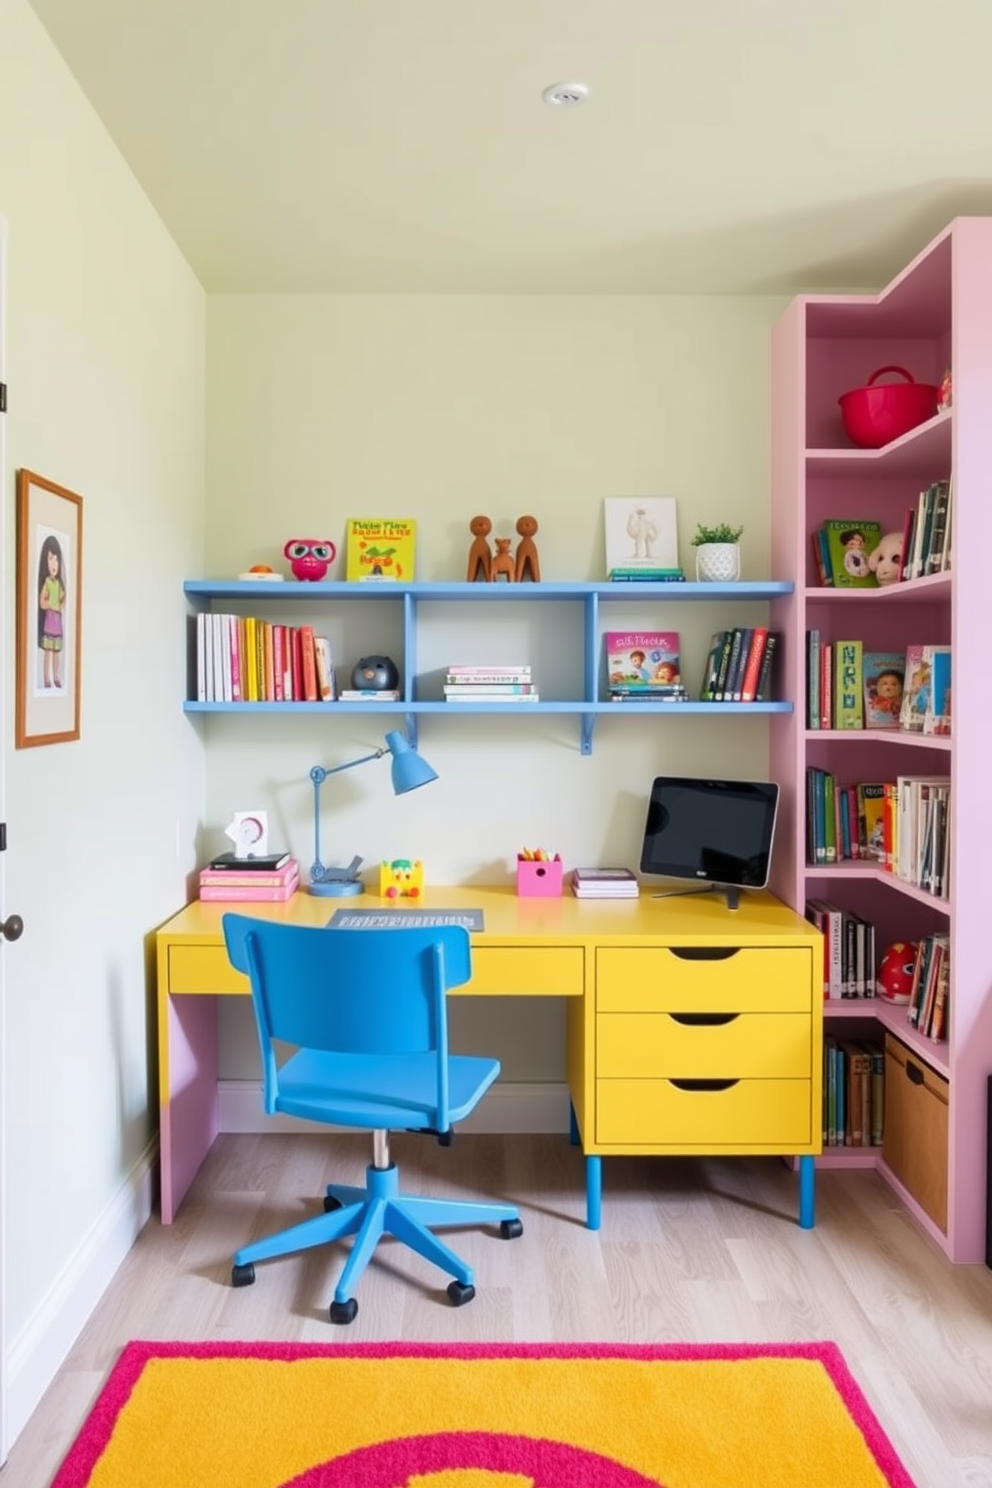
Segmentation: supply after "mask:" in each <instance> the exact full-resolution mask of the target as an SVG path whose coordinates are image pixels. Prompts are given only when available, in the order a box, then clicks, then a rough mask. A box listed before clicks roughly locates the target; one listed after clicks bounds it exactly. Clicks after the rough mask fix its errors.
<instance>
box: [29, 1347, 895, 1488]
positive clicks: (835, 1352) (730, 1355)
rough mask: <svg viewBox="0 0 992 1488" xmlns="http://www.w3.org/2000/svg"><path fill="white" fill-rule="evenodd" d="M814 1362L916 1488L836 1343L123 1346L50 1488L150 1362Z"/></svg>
mask: <svg viewBox="0 0 992 1488" xmlns="http://www.w3.org/2000/svg"><path fill="white" fill-rule="evenodd" d="M331 1357H333V1358H352V1359H394V1358H435V1359H494V1358H495V1359H549V1358H551V1359H576V1358H579V1359H641V1360H646V1361H655V1360H656V1361H661V1362H667V1363H678V1362H680V1361H692V1362H695V1361H699V1360H703V1361H706V1360H710V1359H731V1360H735V1359H813V1360H817V1361H818V1362H819V1363H820V1364H822V1365H823V1368H824V1369H825V1370H826V1372H827V1374H828V1375H829V1376H830V1379H831V1380H832V1382H833V1384H834V1387H835V1389H836V1390H837V1393H838V1395H839V1396H840V1398H841V1399H842V1400H843V1402H844V1404H845V1406H846V1407H847V1410H848V1412H849V1414H850V1416H851V1419H852V1420H853V1421H854V1423H855V1425H856V1426H857V1428H858V1430H859V1431H860V1432H861V1434H862V1436H863V1437H864V1439H865V1442H866V1444H867V1446H868V1448H869V1450H870V1452H871V1454H872V1456H873V1457H874V1459H875V1461H876V1463H877V1464H878V1468H879V1471H880V1472H881V1474H882V1476H883V1477H884V1479H885V1482H886V1484H887V1488H916V1485H915V1484H914V1482H913V1480H912V1478H911V1477H910V1476H909V1474H908V1473H907V1471H906V1469H905V1467H903V1465H902V1463H901V1462H900V1460H899V1457H898V1456H897V1454H896V1451H895V1448H894V1447H893V1445H892V1443H891V1442H890V1441H889V1438H888V1437H887V1436H886V1434H885V1432H884V1431H883V1430H882V1427H881V1425H880V1423H879V1421H878V1418H877V1416H876V1415H875V1413H874V1411H873V1410H872V1408H871V1406H870V1405H869V1404H868V1401H867V1400H866V1398H865V1396H864V1394H863V1393H862V1390H861V1387H860V1385H859V1384H858V1383H857V1381H856V1380H855V1378H854V1376H853V1375H852V1373H851V1371H850V1369H849V1368H848V1367H847V1364H846V1363H845V1361H844V1356H843V1354H842V1353H841V1351H840V1348H839V1347H838V1345H837V1344H836V1343H659V1344H650V1343H649V1344H634V1343H632V1344H622V1343H619V1344H602V1343H548V1344H545V1343H450V1344H444V1343H437V1344H435V1343H351V1344H348V1343H346V1344H339V1345H335V1344H325V1343H173V1342H162V1343H155V1342H149V1341H144V1340H136V1341H134V1342H132V1343H128V1344H125V1346H124V1348H123V1349H122V1350H121V1353H120V1357H119V1358H118V1360H117V1363H116V1364H115V1365H114V1367H113V1369H112V1370H111V1372H110V1376H109V1378H108V1380H107V1382H106V1384H105V1385H104V1387H103V1389H102V1390H101V1391H100V1394H99V1395H98V1396H97V1399H96V1401H95V1403H94V1405H93V1408H92V1409H91V1411H90V1413H89V1415H88V1416H87V1418H86V1420H85V1422H84V1423H83V1426H82V1428H81V1430H80V1432H79V1435H78V1436H77V1437H76V1440H75V1441H74V1442H73V1444H72V1446H71V1447H70V1449H69V1452H68V1454H67V1455H66V1457H65V1459H64V1461H63V1463H62V1466H61V1467H60V1468H59V1470H58V1472H57V1473H56V1474H55V1477H54V1478H53V1479H52V1482H51V1488H87V1484H88V1483H89V1482H90V1479H91V1477H92V1475H93V1469H94V1468H95V1466H96V1464H97V1462H98V1461H99V1459H100V1456H101V1454H102V1452H103V1450H104V1448H105V1447H106V1445H107V1442H108V1441H109V1440H110V1434H111V1432H112V1431H113V1429H114V1423H115V1421H116V1420H117V1417H118V1415H119V1414H120V1412H121V1411H122V1410H123V1408H124V1406H125V1405H126V1404H127V1401H128V1398H129V1396H130V1394H131V1391H132V1390H133V1389H134V1386H135V1384H136V1383H137V1381H138V1379H139V1377H140V1375H141V1371H142V1370H143V1369H144V1367H145V1365H146V1363H148V1361H149V1360H151V1359H190V1358H191V1359H276V1360H280V1361H292V1360H294V1359H313V1358H331Z"/></svg>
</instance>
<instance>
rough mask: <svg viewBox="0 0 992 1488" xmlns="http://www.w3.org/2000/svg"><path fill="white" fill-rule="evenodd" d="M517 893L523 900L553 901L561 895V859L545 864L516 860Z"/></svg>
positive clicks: (550, 859)
mask: <svg viewBox="0 0 992 1488" xmlns="http://www.w3.org/2000/svg"><path fill="white" fill-rule="evenodd" d="M517 893H518V894H519V895H521V897H522V898H524V899H555V898H557V897H558V896H559V895H560V894H561V858H559V857H558V856H557V855H556V856H555V857H553V858H549V859H548V860H547V861H546V862H535V861H534V860H533V859H531V858H517Z"/></svg>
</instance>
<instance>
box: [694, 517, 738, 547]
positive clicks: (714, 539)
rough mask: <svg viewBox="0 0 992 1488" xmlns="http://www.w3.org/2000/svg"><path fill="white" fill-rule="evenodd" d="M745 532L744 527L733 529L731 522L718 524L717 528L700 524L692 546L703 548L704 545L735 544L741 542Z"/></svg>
mask: <svg viewBox="0 0 992 1488" xmlns="http://www.w3.org/2000/svg"><path fill="white" fill-rule="evenodd" d="M743 531H744V528H743V527H731V525H730V523H729V522H718V523H717V525H716V526H715V527H705V526H704V525H703V523H702V522H700V523H698V525H697V527H696V535H695V537H694V538H693V539H692V546H693V547H694V548H701V547H702V546H703V544H704V543H735V542H738V541H739V539H740V535H741V533H742V532H743Z"/></svg>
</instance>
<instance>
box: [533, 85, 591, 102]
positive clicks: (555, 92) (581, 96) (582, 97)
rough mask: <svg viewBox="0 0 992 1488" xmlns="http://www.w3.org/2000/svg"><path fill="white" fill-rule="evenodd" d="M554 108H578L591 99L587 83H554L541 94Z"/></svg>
mask: <svg viewBox="0 0 992 1488" xmlns="http://www.w3.org/2000/svg"><path fill="white" fill-rule="evenodd" d="M541 97H542V98H543V99H544V101H545V103H547V104H550V106H551V107H552V108H578V107H579V105H580V104H582V103H585V101H586V99H587V98H588V97H589V89H588V88H587V87H586V85H585V83H552V84H551V87H550V88H545V90H544V92H543V93H542V94H541Z"/></svg>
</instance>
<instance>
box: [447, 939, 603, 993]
mask: <svg viewBox="0 0 992 1488" xmlns="http://www.w3.org/2000/svg"><path fill="white" fill-rule="evenodd" d="M583 971H584V961H583V951H582V947H581V946H478V947H476V946H473V947H472V980H471V981H470V982H469V984H468V986H467V987H464V988H460V989H459V994H460V995H461V994H462V993H464V994H467V995H469V996H472V995H474V996H481V997H490V996H497V997H506V996H511V997H581V996H582V990H583Z"/></svg>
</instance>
